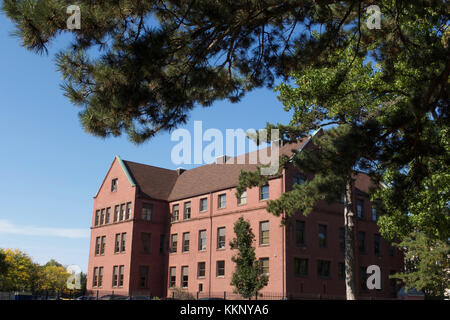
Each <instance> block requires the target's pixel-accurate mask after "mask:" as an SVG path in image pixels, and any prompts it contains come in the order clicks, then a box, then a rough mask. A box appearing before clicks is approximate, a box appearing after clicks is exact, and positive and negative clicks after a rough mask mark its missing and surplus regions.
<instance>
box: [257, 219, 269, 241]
mask: <svg viewBox="0 0 450 320" xmlns="http://www.w3.org/2000/svg"><path fill="white" fill-rule="evenodd" d="M259 244H260V245H268V244H269V221H263V222H260V223H259Z"/></svg>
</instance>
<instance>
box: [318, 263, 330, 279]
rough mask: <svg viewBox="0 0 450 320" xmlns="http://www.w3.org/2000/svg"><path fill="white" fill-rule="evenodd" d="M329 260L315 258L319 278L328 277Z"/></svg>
mask: <svg viewBox="0 0 450 320" xmlns="http://www.w3.org/2000/svg"><path fill="white" fill-rule="evenodd" d="M330 265H331V262H330V261H325V260H317V275H318V276H319V277H321V278H329V277H330Z"/></svg>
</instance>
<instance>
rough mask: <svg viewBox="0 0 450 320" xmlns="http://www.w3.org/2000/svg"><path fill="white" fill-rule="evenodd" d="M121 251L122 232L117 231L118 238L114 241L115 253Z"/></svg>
mask: <svg viewBox="0 0 450 320" xmlns="http://www.w3.org/2000/svg"><path fill="white" fill-rule="evenodd" d="M118 252H120V233H116V239H115V242H114V253H118Z"/></svg>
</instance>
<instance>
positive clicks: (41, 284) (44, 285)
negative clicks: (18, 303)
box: [38, 265, 70, 292]
mask: <svg viewBox="0 0 450 320" xmlns="http://www.w3.org/2000/svg"><path fill="white" fill-rule="evenodd" d="M69 277H70V273H68V272H67V271H66V268H64V267H63V266H58V265H45V266H42V267H40V269H39V280H38V289H39V290H42V291H53V292H56V291H59V292H61V291H63V290H64V289H65V287H66V282H67V279H69Z"/></svg>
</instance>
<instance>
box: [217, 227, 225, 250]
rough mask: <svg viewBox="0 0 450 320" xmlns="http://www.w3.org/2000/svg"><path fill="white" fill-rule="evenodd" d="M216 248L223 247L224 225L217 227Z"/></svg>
mask: <svg viewBox="0 0 450 320" xmlns="http://www.w3.org/2000/svg"><path fill="white" fill-rule="evenodd" d="M217 249H225V227H222V228H217Z"/></svg>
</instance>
